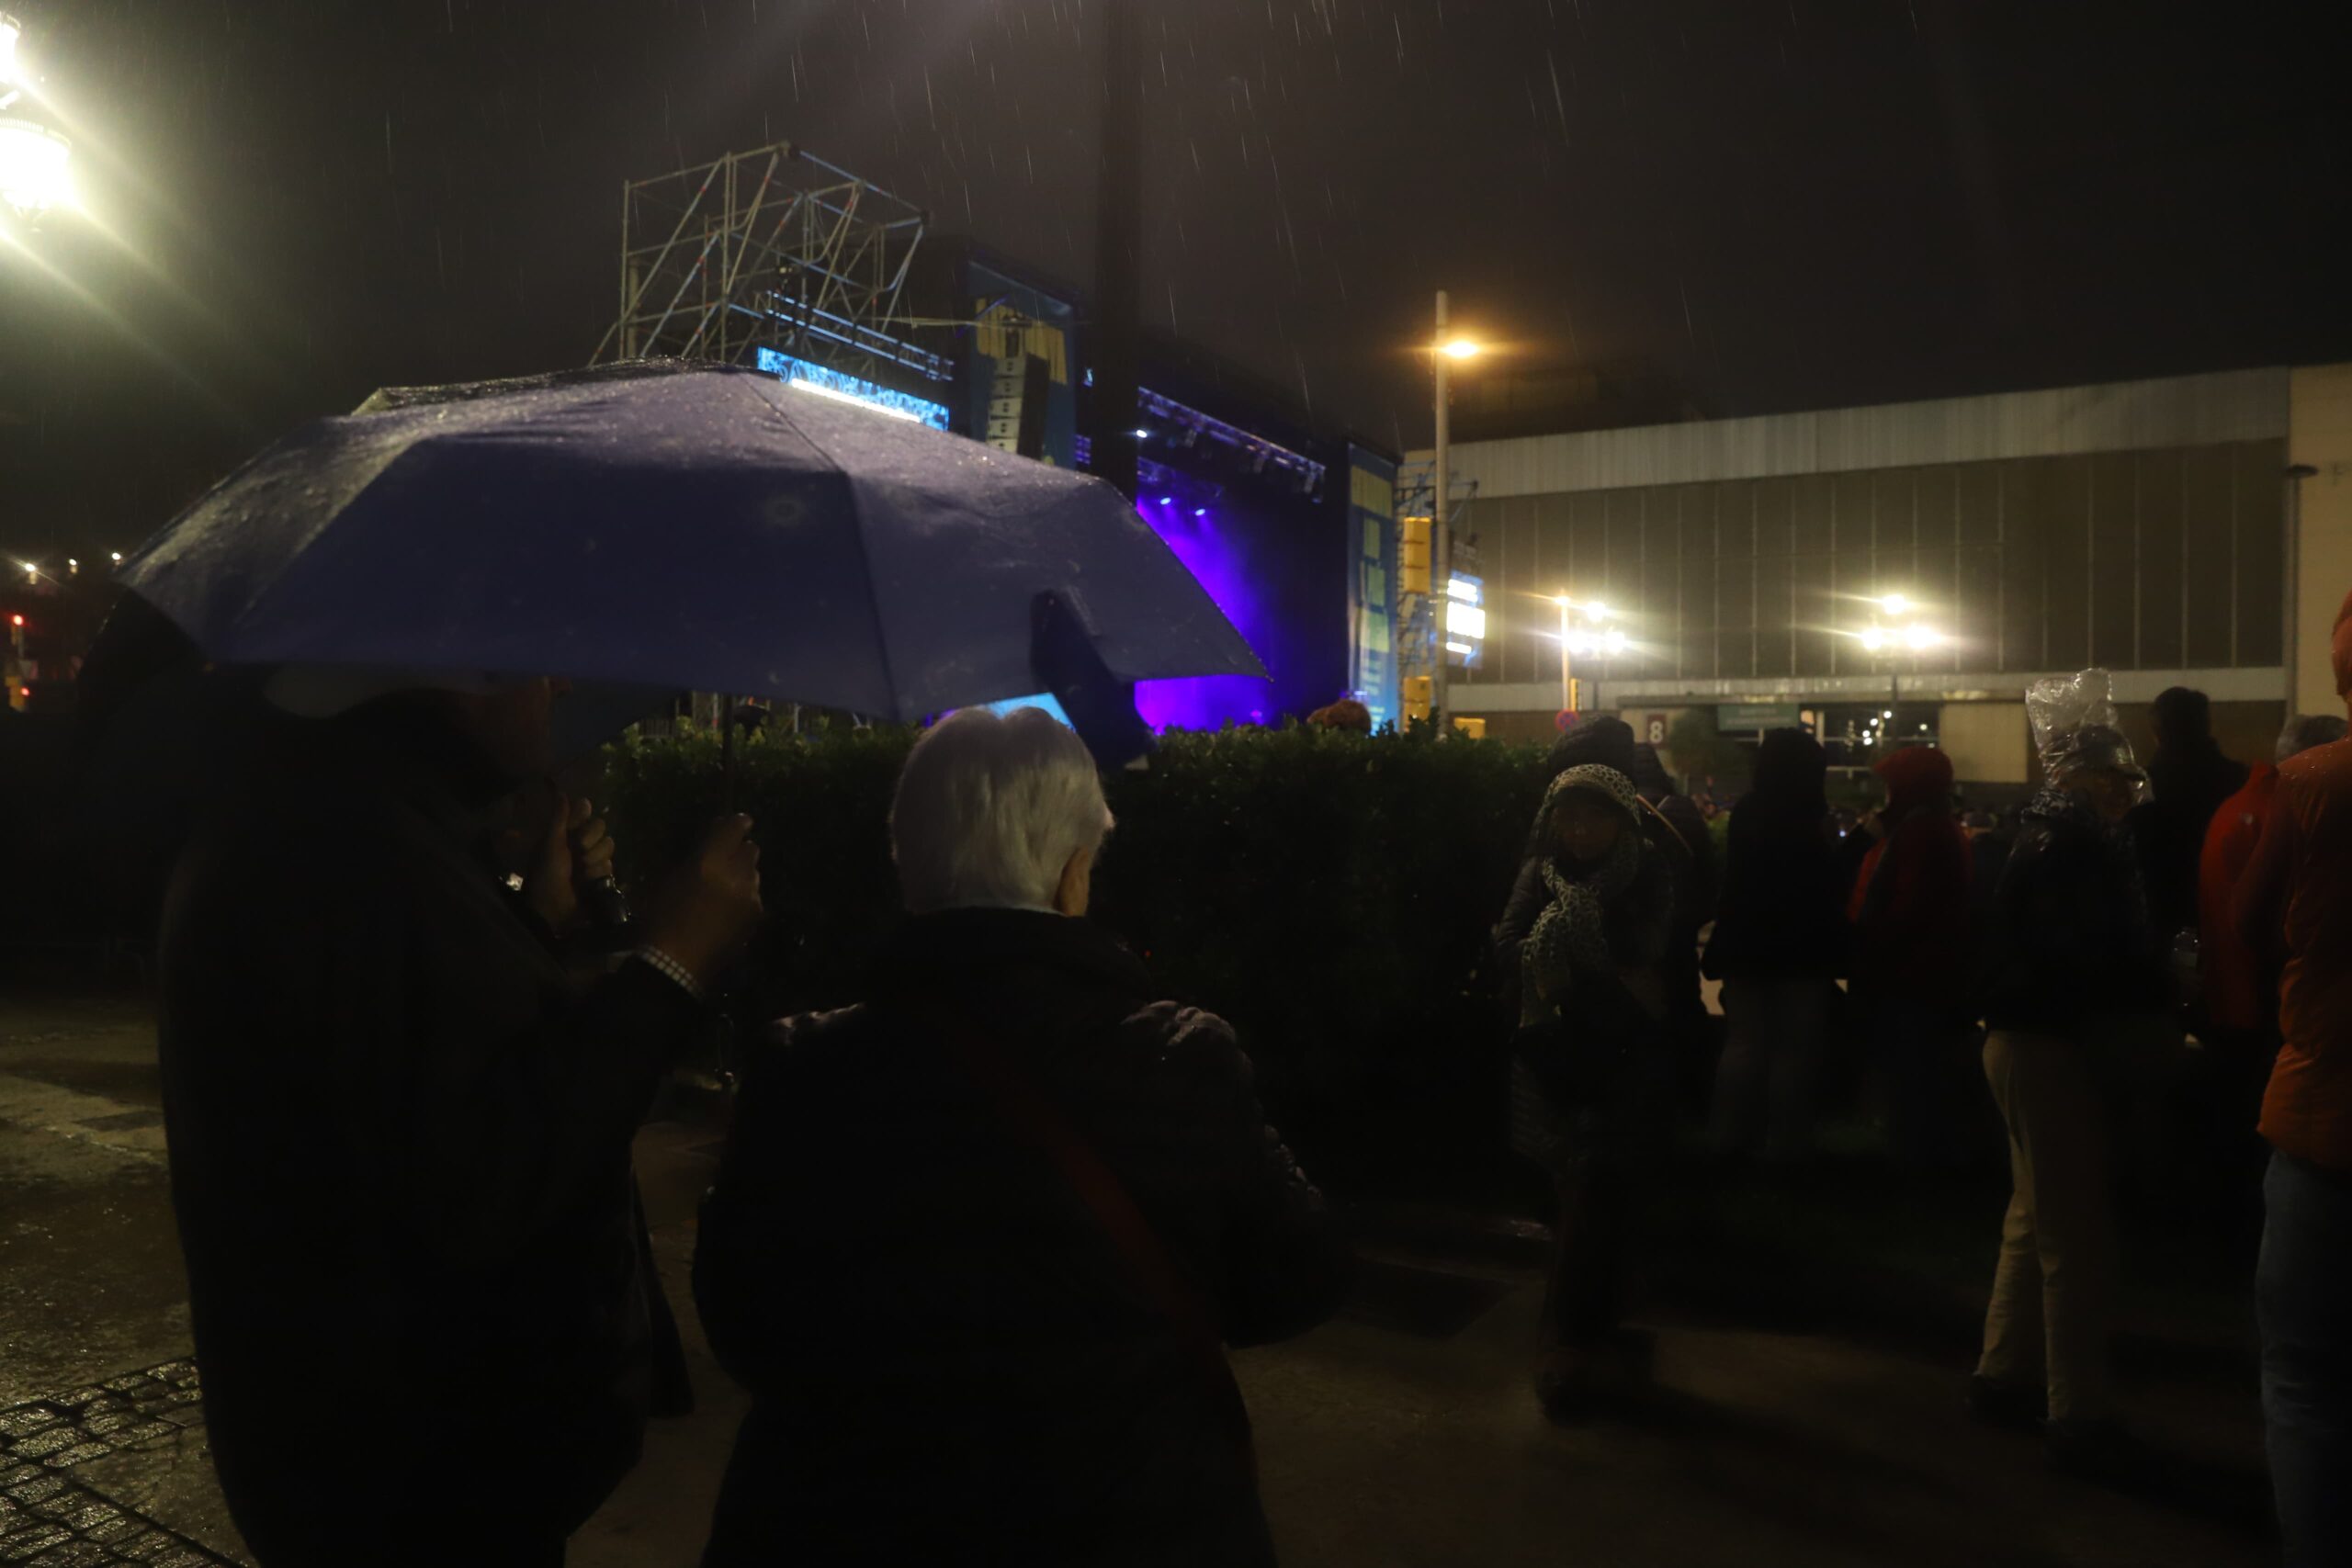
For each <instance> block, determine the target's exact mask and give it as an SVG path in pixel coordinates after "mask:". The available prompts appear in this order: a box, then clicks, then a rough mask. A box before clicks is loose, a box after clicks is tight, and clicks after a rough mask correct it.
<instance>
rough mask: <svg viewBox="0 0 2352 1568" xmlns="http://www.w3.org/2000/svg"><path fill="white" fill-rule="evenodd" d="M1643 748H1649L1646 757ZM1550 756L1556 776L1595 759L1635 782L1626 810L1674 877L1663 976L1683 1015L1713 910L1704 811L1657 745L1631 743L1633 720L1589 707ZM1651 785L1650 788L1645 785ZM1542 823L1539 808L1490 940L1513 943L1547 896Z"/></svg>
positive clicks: (1695, 996) (1695, 1002)
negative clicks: (1676, 786) (1681, 788)
mask: <svg viewBox="0 0 2352 1568" xmlns="http://www.w3.org/2000/svg"><path fill="white" fill-rule="evenodd" d="M1645 751H1647V752H1648V757H1647V759H1646V761H1645V759H1644V755H1643V753H1644V752H1645ZM1549 762H1550V766H1551V770H1552V774H1553V777H1554V778H1555V780H1556V779H1557V778H1558V776H1559V775H1560V774H1561V773H1566V772H1567V771H1568V770H1569V769H1572V768H1579V767H1600V768H1607V769H1608V770H1610V771H1611V773H1618V774H1621V775H1623V777H1624V778H1625V779H1627V780H1628V781H1629V782H1632V783H1633V784H1634V797H1633V805H1632V810H1633V813H1634V820H1635V824H1636V826H1637V827H1638V828H1639V829H1640V831H1641V834H1642V837H1643V838H1644V839H1645V840H1647V841H1648V843H1649V844H1650V846H1651V847H1652V848H1653V849H1655V850H1657V852H1658V854H1659V855H1660V856H1661V857H1662V858H1663V859H1664V861H1665V863H1666V868H1667V872H1668V875H1669V877H1670V878H1671V880H1672V882H1673V885H1674V927H1673V932H1672V936H1671V942H1670V945H1669V948H1668V956H1667V973H1666V978H1665V981H1664V984H1665V987H1666V994H1667V1005H1668V1010H1669V1011H1670V1012H1672V1013H1673V1014H1674V1015H1675V1016H1676V1017H1678V1018H1681V1017H1684V1016H1686V1015H1687V1010H1688V1009H1689V1008H1690V1007H1691V1006H1699V1005H1702V1004H1701V1003H1700V998H1699V989H1698V982H1699V974H1698V951H1699V931H1700V928H1701V927H1702V926H1703V925H1704V924H1705V923H1706V921H1707V920H1708V919H1711V918H1712V916H1713V909H1712V906H1713V893H1712V889H1711V886H1710V884H1711V882H1712V877H1713V855H1714V845H1713V840H1712V839H1711V838H1710V837H1709V836H1708V833H1707V825H1706V821H1705V818H1702V817H1701V816H1700V815H1699V812H1698V808H1697V807H1695V806H1692V805H1691V802H1689V801H1688V800H1684V799H1683V798H1682V797H1681V796H1679V795H1674V794H1673V793H1672V791H1673V784H1672V781H1671V780H1669V779H1668V777H1667V774H1666V770H1665V769H1664V768H1663V767H1662V766H1660V765H1659V763H1658V760H1657V752H1656V751H1655V750H1650V749H1649V748H1647V747H1644V746H1641V745H1638V744H1636V743H1635V741H1634V730H1633V727H1632V726H1630V725H1628V724H1627V723H1626V722H1625V721H1624V720H1623V719H1622V718H1619V717H1617V716H1615V715H1613V714H1589V715H1587V716H1585V717H1583V718H1581V719H1578V720H1577V722H1576V723H1575V724H1573V725H1571V726H1570V727H1569V728H1568V729H1567V731H1566V733H1565V734H1563V735H1562V736H1561V737H1560V738H1559V739H1557V740H1555V741H1554V742H1553V743H1552V752H1551V757H1550V759H1549ZM1645 778H1647V779H1649V780H1650V781H1651V783H1650V784H1649V785H1644V784H1642V783H1641V782H1640V781H1641V780H1643V779H1645ZM1652 788H1654V789H1655V791H1656V793H1655V794H1652V793H1649V790H1650V789H1652ZM1678 803H1679V804H1678ZM1545 831H1546V825H1545V819H1544V816H1543V814H1542V813H1541V812H1539V813H1537V817H1536V822H1535V826H1534V827H1533V828H1532V829H1530V830H1529V833H1528V837H1527V847H1526V849H1525V850H1524V852H1522V856H1521V862H1520V868H1519V877H1518V880H1517V881H1516V882H1515V883H1514V884H1513V885H1512V886H1511V892H1510V898H1509V899H1508V900H1507V901H1506V902H1505V904H1504V906H1503V914H1502V919H1500V920H1499V921H1498V922H1497V924H1496V927H1495V937H1496V941H1497V942H1498V945H1499V946H1500V947H1502V948H1505V949H1513V950H1515V948H1516V946H1517V944H1518V942H1520V940H1521V938H1523V937H1524V936H1526V935H1527V932H1528V928H1529V927H1530V926H1531V925H1532V923H1533V922H1534V919H1535V917H1536V916H1537V915H1538V914H1539V913H1541V912H1542V910H1543V908H1544V904H1545V902H1546V901H1547V896H1546V893H1545V891H1544V884H1543V877H1542V874H1541V865H1542V863H1543V860H1544V855H1545V854H1546V853H1547V851H1546V848H1545V843H1544V838H1545ZM1702 857H1703V858H1702ZM1686 936H1687V937H1688V938H1689V942H1688V944H1687V945H1688V947H1689V950H1690V953H1691V960H1690V962H1689V963H1688V964H1683V963H1682V962H1681V959H1680V954H1681V952H1682V943H1683V939H1684V938H1685V937H1686ZM1503 968H1504V971H1505V973H1506V974H1507V975H1508V976H1510V982H1511V984H1512V985H1513V986H1514V987H1515V986H1516V982H1517V969H1516V967H1515V966H1514V965H1511V964H1505V965H1504V966H1503ZM1686 991H1687V996H1688V999H1687V1001H1686V1000H1685V993H1686ZM1513 994H1514V995H1515V994H1516V992H1515V990H1514V992H1513Z"/></svg>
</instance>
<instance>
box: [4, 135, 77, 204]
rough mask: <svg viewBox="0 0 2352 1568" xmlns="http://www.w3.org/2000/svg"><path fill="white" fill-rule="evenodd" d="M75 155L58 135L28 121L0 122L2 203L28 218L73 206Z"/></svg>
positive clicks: (68, 144) (70, 146)
mask: <svg viewBox="0 0 2352 1568" xmlns="http://www.w3.org/2000/svg"><path fill="white" fill-rule="evenodd" d="M73 156H74V150H73V146H72V144H71V143H69V142H68V141H66V140H65V138H63V137H62V136H60V135H58V134H57V133H56V132H54V131H52V130H47V129H45V128H43V127H41V126H38V125H35V124H34V123H33V122H32V121H31V120H28V119H0V201H5V202H6V203H7V204H8V205H9V206H10V207H12V208H14V209H16V210H17V215H18V216H19V217H25V218H38V217H40V215H41V214H42V213H44V212H47V211H48V210H49V209H51V208H53V207H70V206H72V205H73V203H74V179H73V173H72V170H71V168H70V167H69V165H70V164H71V163H72V160H73Z"/></svg>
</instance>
